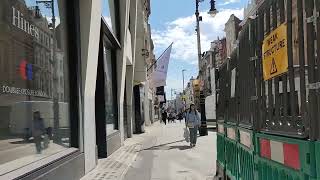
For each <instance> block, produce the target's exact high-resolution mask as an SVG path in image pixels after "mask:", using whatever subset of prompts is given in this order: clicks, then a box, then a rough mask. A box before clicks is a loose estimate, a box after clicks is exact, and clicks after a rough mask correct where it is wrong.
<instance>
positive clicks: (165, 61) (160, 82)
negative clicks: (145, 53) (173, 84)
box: [150, 43, 172, 87]
mask: <svg viewBox="0 0 320 180" xmlns="http://www.w3.org/2000/svg"><path fill="white" fill-rule="evenodd" d="M171 49H172V43H171V45H170V46H169V47H168V48H167V49H166V50H165V51H164V52H163V54H162V55H161V56H160V57H159V59H158V60H157V62H156V68H155V70H154V72H153V73H152V75H151V79H150V82H151V86H152V87H160V86H166V84H167V83H166V80H167V72H168V66H169V60H170V54H171Z"/></svg>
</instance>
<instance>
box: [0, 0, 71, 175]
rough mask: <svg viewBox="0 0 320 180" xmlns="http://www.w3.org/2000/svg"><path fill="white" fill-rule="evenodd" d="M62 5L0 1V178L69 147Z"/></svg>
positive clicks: (62, 1)
mask: <svg viewBox="0 0 320 180" xmlns="http://www.w3.org/2000/svg"><path fill="white" fill-rule="evenodd" d="M66 2H67V0H59V1H57V0H52V1H51V0H47V1H46V2H45V1H36V0H1V1H0V69H1V71H0V176H1V175H4V174H6V173H8V172H10V171H12V170H15V169H17V168H20V167H22V166H25V165H28V164H30V163H32V162H34V161H37V160H40V159H43V158H46V157H48V156H50V155H53V154H55V153H57V152H60V151H63V150H65V149H66V148H68V147H70V121H69V98H68V97H69V81H68V69H69V68H68V58H67V57H68V49H67V47H68V44H67V37H68V35H67V22H66V19H67V15H66V12H65V10H66V5H65V3H66ZM59 62H62V63H61V64H60V63H59ZM59 77H60V78H59ZM59 79H60V83H59ZM59 93H60V94H61V96H59Z"/></svg>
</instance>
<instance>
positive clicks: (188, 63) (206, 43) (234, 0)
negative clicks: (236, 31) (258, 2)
mask: <svg viewBox="0 0 320 180" xmlns="http://www.w3.org/2000/svg"><path fill="white" fill-rule="evenodd" d="M247 4H248V0H216V8H217V10H218V11H219V13H218V14H217V15H216V17H214V18H212V17H210V16H209V15H208V14H207V12H208V10H209V9H210V0H204V1H203V2H201V3H200V9H199V10H200V15H201V16H203V22H201V24H200V29H201V45H202V52H203V51H206V50H209V48H210V42H211V41H213V40H215V39H217V37H224V36H225V34H224V31H223V29H224V24H225V23H226V22H227V20H228V19H229V17H230V15H231V14H235V15H236V16H237V17H239V18H240V19H242V18H243V8H244V7H245V6H246V5H247ZM194 12H195V0H151V16H150V21H149V22H150V24H151V28H152V38H153V41H154V44H155V54H156V57H159V56H160V55H161V53H162V52H163V50H165V49H166V48H167V46H169V45H170V43H171V42H173V43H174V44H173V49H172V54H171V59H170V64H169V69H168V76H167V87H166V91H167V94H168V95H169V94H170V89H171V88H173V89H177V91H178V92H179V91H180V92H181V91H182V72H181V71H182V69H186V70H187V71H186V72H185V79H187V80H188V79H190V78H191V76H194V77H196V75H197V72H198V69H197V67H198V65H197V46H196V33H195V31H194V30H195V16H194ZM187 80H186V81H187ZM186 81H185V82H186ZM185 85H186V83H185ZM167 97H168V98H169V99H170V97H169V96H167Z"/></svg>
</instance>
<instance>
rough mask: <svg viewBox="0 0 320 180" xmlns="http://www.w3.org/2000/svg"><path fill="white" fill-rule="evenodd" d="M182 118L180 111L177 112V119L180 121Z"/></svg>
mask: <svg viewBox="0 0 320 180" xmlns="http://www.w3.org/2000/svg"><path fill="white" fill-rule="evenodd" d="M182 119H183V114H182V112H179V114H178V120H179V121H180V123H181V120H182Z"/></svg>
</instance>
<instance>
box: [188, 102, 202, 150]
mask: <svg viewBox="0 0 320 180" xmlns="http://www.w3.org/2000/svg"><path fill="white" fill-rule="evenodd" d="M200 123H201V121H200V115H199V113H198V111H197V110H196V108H195V105H194V104H191V105H190V109H189V111H187V112H186V126H187V127H188V128H189V132H190V147H195V146H196V144H197V132H198V128H199V126H200Z"/></svg>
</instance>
